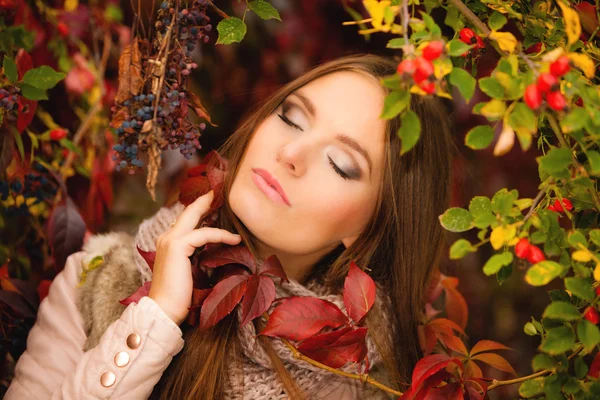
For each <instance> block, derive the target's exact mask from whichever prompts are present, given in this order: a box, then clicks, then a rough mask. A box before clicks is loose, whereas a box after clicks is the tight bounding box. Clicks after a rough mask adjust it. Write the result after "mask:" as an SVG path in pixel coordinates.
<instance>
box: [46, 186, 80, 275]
mask: <svg viewBox="0 0 600 400" xmlns="http://www.w3.org/2000/svg"><path fill="white" fill-rule="evenodd" d="M84 235H85V222H83V218H81V215H80V214H79V211H77V207H76V206H75V203H73V200H71V198H70V197H67V198H66V201H64V202H62V203H61V204H59V205H58V206H56V207H55V208H54V209H53V210H52V213H51V214H50V218H49V220H48V238H49V241H50V247H51V249H52V255H53V256H54V263H55V264H54V268H55V269H56V271H57V272H59V271H61V270H62V269H63V267H64V265H65V261H66V260H67V257H68V256H70V255H71V254H73V253H75V252H76V251H79V250H80V249H81V246H82V245H83V236H84Z"/></svg>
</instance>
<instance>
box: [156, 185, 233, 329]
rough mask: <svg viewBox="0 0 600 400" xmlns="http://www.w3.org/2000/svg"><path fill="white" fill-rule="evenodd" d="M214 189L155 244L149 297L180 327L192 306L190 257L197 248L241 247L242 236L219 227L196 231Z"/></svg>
mask: <svg viewBox="0 0 600 400" xmlns="http://www.w3.org/2000/svg"><path fill="white" fill-rule="evenodd" d="M213 197H214V192H213V191H212V190H211V191H210V192H208V193H207V194H205V195H204V196H200V197H198V198H197V199H196V200H195V201H194V202H193V203H192V204H190V205H189V206H187V207H186V208H185V210H183V212H182V213H181V215H180V216H179V218H177V222H176V223H175V225H173V226H172V227H171V228H170V229H169V230H167V231H166V232H164V233H163V234H162V235H160V236H159V237H158V239H157V241H156V258H155V261H154V268H153V273H152V285H151V287H150V293H148V297H150V298H151V299H152V300H154V301H155V302H156V303H157V304H158V305H159V306H160V308H162V310H163V311H164V312H165V313H166V314H167V315H168V316H169V317H170V318H171V319H172V320H173V321H175V323H176V324H177V325H179V324H181V323H182V322H183V321H184V320H185V318H186V317H187V314H188V312H189V311H188V307H190V306H191V304H192V292H193V279H192V264H191V262H190V259H189V257H190V256H191V255H192V254H193V253H194V250H195V249H196V247H201V246H204V245H205V244H206V243H227V244H229V245H236V244H239V243H240V241H241V237H240V236H239V235H237V234H234V233H231V232H228V231H226V230H224V229H218V228H206V227H205V228H200V229H195V228H196V226H197V225H198V222H199V221H200V220H201V218H202V217H203V216H204V214H206V212H207V211H208V210H209V208H210V204H211V202H212V200H213Z"/></svg>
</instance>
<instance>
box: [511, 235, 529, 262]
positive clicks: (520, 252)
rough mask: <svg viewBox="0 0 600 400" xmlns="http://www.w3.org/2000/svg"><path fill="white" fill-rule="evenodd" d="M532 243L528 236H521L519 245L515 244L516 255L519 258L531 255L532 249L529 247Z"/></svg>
mask: <svg viewBox="0 0 600 400" xmlns="http://www.w3.org/2000/svg"><path fill="white" fill-rule="evenodd" d="M530 246H531V243H529V240H527V238H521V240H519V242H518V243H517V245H516V246H515V255H516V256H517V257H519V258H527V257H528V256H529V253H530V250H529V247H530Z"/></svg>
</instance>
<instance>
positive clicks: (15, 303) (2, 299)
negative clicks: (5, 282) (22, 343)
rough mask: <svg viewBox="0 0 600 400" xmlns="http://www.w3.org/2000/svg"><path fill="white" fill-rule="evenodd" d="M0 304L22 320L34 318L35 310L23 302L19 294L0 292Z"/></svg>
mask: <svg viewBox="0 0 600 400" xmlns="http://www.w3.org/2000/svg"><path fill="white" fill-rule="evenodd" d="M0 303H4V304H6V305H7V306H9V307H10V308H12V309H13V311H15V312H16V313H17V314H19V315H20V316H21V317H23V318H35V314H36V313H35V309H32V308H31V306H30V305H29V304H28V303H27V301H25V299H24V298H23V295H21V293H19V292H9V291H6V290H0Z"/></svg>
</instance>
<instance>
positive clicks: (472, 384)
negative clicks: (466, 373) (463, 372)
mask: <svg viewBox="0 0 600 400" xmlns="http://www.w3.org/2000/svg"><path fill="white" fill-rule="evenodd" d="M487 386H488V385H487V383H486V382H485V381H483V380H482V379H479V378H473V379H467V380H466V381H465V389H467V394H468V395H469V397H468V398H469V400H483V399H484V398H485V396H486V394H487Z"/></svg>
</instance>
